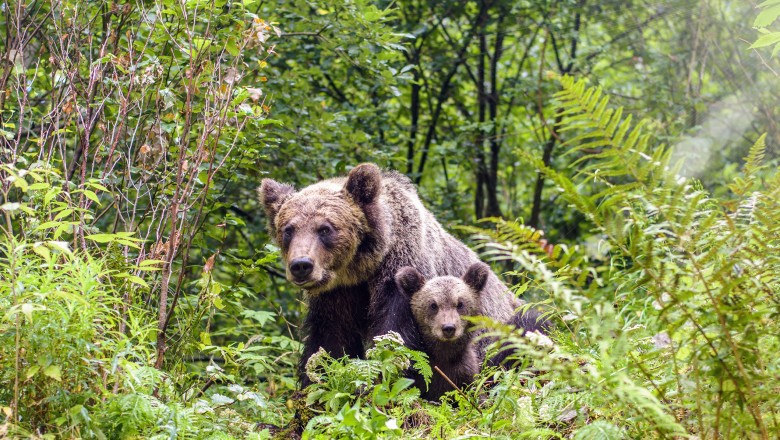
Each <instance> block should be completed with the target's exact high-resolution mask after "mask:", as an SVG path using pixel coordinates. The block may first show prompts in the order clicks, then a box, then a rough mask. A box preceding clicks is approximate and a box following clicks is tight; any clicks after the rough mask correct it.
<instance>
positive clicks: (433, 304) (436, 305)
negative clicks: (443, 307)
mask: <svg viewBox="0 0 780 440" xmlns="http://www.w3.org/2000/svg"><path fill="white" fill-rule="evenodd" d="M437 310H439V305H438V304H436V303H431V311H432V312H435V311H437Z"/></svg>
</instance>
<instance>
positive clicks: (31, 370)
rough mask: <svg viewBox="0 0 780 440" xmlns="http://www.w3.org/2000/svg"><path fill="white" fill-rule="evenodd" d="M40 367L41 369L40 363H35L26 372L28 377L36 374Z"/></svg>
mask: <svg viewBox="0 0 780 440" xmlns="http://www.w3.org/2000/svg"><path fill="white" fill-rule="evenodd" d="M40 369H41V367H40V365H33V366H32V367H30V368H28V369H27V374H26V376H27V378H28V379H29V378H31V377H33V376H35V375H36V374H37V373H38V371H40Z"/></svg>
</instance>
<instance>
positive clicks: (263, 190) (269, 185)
mask: <svg viewBox="0 0 780 440" xmlns="http://www.w3.org/2000/svg"><path fill="white" fill-rule="evenodd" d="M293 194H295V188H294V187H293V186H292V185H288V184H286V183H279V182H277V181H275V180H272V179H263V181H262V182H260V187H259V188H257V197H258V198H259V199H260V203H262V204H263V209H265V214H266V215H267V216H268V222H269V224H271V225H273V224H274V218H276V214H277V213H278V212H279V208H281V207H282V204H283V203H284V201H285V200H287V198H289V197H290V196H291V195H293Z"/></svg>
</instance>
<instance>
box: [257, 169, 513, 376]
mask: <svg viewBox="0 0 780 440" xmlns="http://www.w3.org/2000/svg"><path fill="white" fill-rule="evenodd" d="M258 194H259V197H260V201H261V202H262V205H263V208H264V209H265V213H266V215H267V218H268V230H269V232H270V234H271V236H272V237H273V238H274V239H275V240H276V242H277V243H278V244H279V246H280V247H281V253H282V259H283V260H284V265H285V270H286V276H287V278H288V280H290V281H291V282H293V283H294V284H296V285H298V286H300V287H301V288H302V289H303V290H304V291H305V292H306V297H307V301H308V305H309V311H308V314H307V316H306V319H305V322H304V328H303V332H304V336H305V339H304V350H303V357H302V359H301V363H300V368H301V369H302V368H303V367H304V366H305V364H306V361H307V360H308V359H309V357H310V356H311V355H312V354H313V353H314V352H316V351H317V350H318V349H319V348H320V347H323V348H324V349H325V350H326V351H327V352H328V353H330V354H331V355H333V356H343V355H348V356H351V357H362V356H363V355H364V353H365V352H364V350H365V344H366V343H370V341H371V339H372V338H373V337H375V336H378V335H381V334H385V333H387V332H388V331H390V330H393V331H396V332H398V333H399V334H400V335H401V336H402V337H403V339H404V341H405V343H406V344H407V346H409V347H410V348H413V349H419V348H420V347H421V344H422V341H421V337H420V334H419V331H418V330H417V326H416V325H415V323H414V318H413V316H412V312H411V309H410V306H409V300H408V298H407V296H406V295H404V294H403V293H401V292H399V290H398V286H397V285H396V282H395V278H394V277H395V274H396V272H397V271H398V269H400V268H401V267H404V266H413V267H414V268H415V269H417V270H418V271H419V272H420V274H422V276H424V277H425V278H426V279H429V278H434V277H438V276H445V275H450V276H455V277H460V276H462V275H463V274H464V273H465V272H466V269H467V268H468V267H469V266H471V265H472V264H473V263H476V262H478V261H479V259H478V258H477V255H476V254H475V253H474V252H473V251H471V250H470V249H469V248H468V247H466V246H465V245H464V244H463V243H461V242H460V241H458V240H457V239H456V238H454V237H453V236H451V235H450V234H448V233H447V232H446V231H445V230H444V229H443V228H442V226H441V225H440V224H439V222H438V221H436V219H435V218H434V217H433V215H432V214H431V213H430V212H429V211H428V210H427V209H425V207H424V206H423V205H422V203H421V202H420V199H419V197H418V196H417V191H416V189H415V187H414V185H412V183H411V182H410V181H409V179H408V178H407V177H405V176H403V175H401V174H399V173H397V172H394V171H385V172H383V171H381V170H380V169H379V167H377V166H376V165H374V164H362V165H358V166H357V167H355V168H354V169H352V171H350V173H349V175H348V176H347V177H346V178H344V177H341V178H334V179H329V180H325V181H322V182H319V183H316V184H314V185H311V186H308V187H306V188H303V189H301V190H300V191H296V190H295V188H293V187H292V186H290V185H287V184H283V183H279V182H276V181H273V180H271V179H263V181H262V184H261V185H260V188H259V190H258ZM514 308H515V301H514V297H513V296H512V295H511V294H510V293H509V292H508V290H507V289H506V287H505V286H504V285H503V284H502V283H501V281H499V279H498V278H497V277H496V276H495V275H494V274H493V273H492V272H490V273H488V277H487V280H486V282H485V287H484V289H483V291H482V295H481V301H480V306H479V313H480V314H482V315H486V316H490V317H492V318H494V319H496V320H498V321H502V322H506V321H507V320H508V319H510V317H511V316H512V313H513V310H514ZM301 380H302V382H303V385H307V384H308V383H309V381H308V378H306V376H305V374H302V375H301Z"/></svg>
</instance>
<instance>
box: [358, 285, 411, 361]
mask: <svg viewBox="0 0 780 440" xmlns="http://www.w3.org/2000/svg"><path fill="white" fill-rule="evenodd" d="M369 290H370V292H371V306H370V312H369V322H370V326H369V336H370V338H371V340H373V338H375V337H377V336H381V335H384V334H386V333H387V332H390V331H393V332H396V333H398V334H399V335H401V338H403V340H404V345H406V346H407V347H409V348H411V349H413V350H423V342H422V339H421V338H420V332H419V330H418V329H417V323H416V322H415V320H414V316H413V315H412V309H411V306H410V305H409V298H408V297H407V295H406V294H404V293H403V292H402V291H401V290H400V289H399V287H398V285H397V284H396V282H395V278H394V277H393V276H387V277H383V278H382V279H380V280H378V281H377V282H375V283H372V284H371V285H370V289H369Z"/></svg>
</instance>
